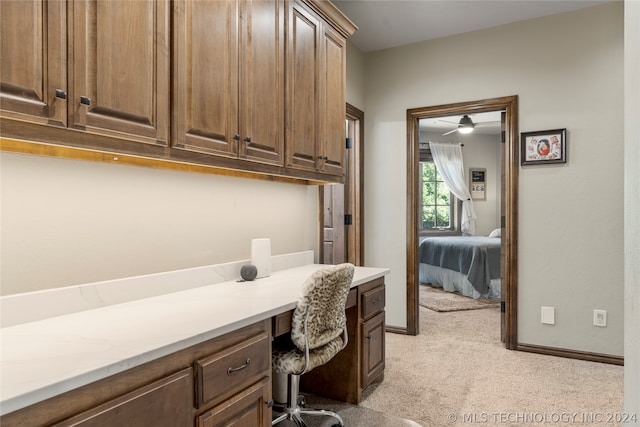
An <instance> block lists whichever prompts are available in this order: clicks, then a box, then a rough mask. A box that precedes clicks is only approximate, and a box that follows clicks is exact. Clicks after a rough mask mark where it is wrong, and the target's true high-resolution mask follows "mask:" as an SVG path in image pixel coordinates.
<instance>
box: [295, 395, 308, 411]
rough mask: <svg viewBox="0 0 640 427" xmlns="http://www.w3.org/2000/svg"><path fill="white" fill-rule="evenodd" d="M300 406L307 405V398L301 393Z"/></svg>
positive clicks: (298, 400)
mask: <svg viewBox="0 0 640 427" xmlns="http://www.w3.org/2000/svg"><path fill="white" fill-rule="evenodd" d="M297 403H298V407H300V408H306V407H307V399H305V397H304V396H303V395H299V396H298V399H297Z"/></svg>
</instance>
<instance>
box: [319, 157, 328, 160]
mask: <svg viewBox="0 0 640 427" xmlns="http://www.w3.org/2000/svg"><path fill="white" fill-rule="evenodd" d="M318 160H329V158H328V157H327V156H318Z"/></svg>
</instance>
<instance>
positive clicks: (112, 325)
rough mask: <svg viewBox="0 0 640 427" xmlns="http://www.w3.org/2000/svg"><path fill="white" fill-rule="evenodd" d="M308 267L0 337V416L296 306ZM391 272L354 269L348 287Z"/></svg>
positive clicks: (26, 326) (15, 329) (27, 326)
mask: <svg viewBox="0 0 640 427" xmlns="http://www.w3.org/2000/svg"><path fill="white" fill-rule="evenodd" d="M322 267H324V266H323V265H318V264H309V265H304V266H302V267H297V268H291V269H287V270H281V271H276V272H273V273H272V274H271V276H269V277H265V278H262V279H257V280H255V281H253V282H236V281H235V280H233V281H227V282H222V283H216V284H213V285H209V286H201V287H196V288H193V289H189V290H184V291H180V292H172V293H167V294H163V295H158V296H153V297H149V298H144V299H137V300H134V301H129V302H124V303H120V304H113V305H108V306H105V307H100V308H95V309H92V310H86V311H80V312H75V313H70V314H65V315H62V316H57V317H51V318H48V319H44V320H38V321H34V322H29V323H23V324H18V325H14V326H9V327H4V328H2V329H1V332H0V345H1V346H2V347H1V362H0V414H2V415H3V414H6V413H9V412H13V411H15V410H17V409H21V408H23V407H26V406H28V405H31V404H34V403H37V402H40V401H42V400H45V399H48V398H50V397H53V396H55V395H58V394H61V393H64V392H66V391H69V390H73V389H75V388H78V387H80V386H83V385H86V384H89V383H92V382H94V381H97V380H100V379H102V378H105V377H108V376H110V375H114V374H116V373H119V372H122V371H125V370H127V369H130V368H132V367H135V366H138V365H141V364H143V363H146V362H149V361H152V360H155V359H158V358H160V357H163V356H166V355H168V354H171V353H173V352H176V351H178V350H182V349H184V348H187V347H190V346H192V345H195V344H199V343H202V342H204V341H207V340H209V339H211V338H215V337H217V336H220V335H223V334H225V333H228V332H231V331H234V330H236V329H239V328H242V327H244V326H248V325H250V324H252V323H255V322H258V321H260V320H264V319H267V318H270V317H272V316H274V315H276V314H279V313H282V312H285V311H288V310H291V309H293V308H294V307H295V305H296V301H297V299H298V295H299V292H300V288H301V286H302V284H303V283H304V281H305V280H306V278H307V277H309V276H310V275H311V274H312V273H313V272H314V271H316V270H318V269H320V268H322ZM388 273H389V269H386V268H372V267H356V269H355V274H354V278H353V283H352V287H354V286H358V285H361V284H363V283H365V282H368V281H371V280H373V279H376V278H378V277H382V276H384V275H386V274H388Z"/></svg>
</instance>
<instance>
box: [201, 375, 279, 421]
mask: <svg viewBox="0 0 640 427" xmlns="http://www.w3.org/2000/svg"><path fill="white" fill-rule="evenodd" d="M270 399H271V384H270V382H268V381H264V382H262V383H259V384H257V385H255V386H253V387H251V388H249V389H247V390H245V391H244V392H243V393H241V394H240V395H238V396H234V397H233V398H231V399H229V400H228V401H225V402H224V403H222V404H220V405H218V406H217V407H215V408H213V409H212V410H210V411H207V412H205V413H203V414H202V415H200V416H199V417H198V419H197V427H223V426H224V427H257V426H263V427H267V426H270V425H271V408H270V407H269V405H268V402H269V400H270Z"/></svg>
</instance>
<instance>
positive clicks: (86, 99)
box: [80, 96, 91, 105]
mask: <svg viewBox="0 0 640 427" xmlns="http://www.w3.org/2000/svg"><path fill="white" fill-rule="evenodd" d="M80 104H84V105H90V104H91V99H89V97H87V96H81V97H80Z"/></svg>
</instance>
